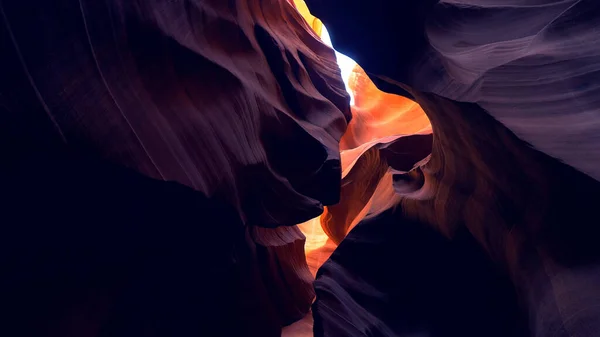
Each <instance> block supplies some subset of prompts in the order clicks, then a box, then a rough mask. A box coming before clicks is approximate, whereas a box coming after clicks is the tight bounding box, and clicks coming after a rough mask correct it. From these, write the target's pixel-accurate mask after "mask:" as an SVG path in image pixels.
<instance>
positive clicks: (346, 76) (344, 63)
mask: <svg viewBox="0 0 600 337" xmlns="http://www.w3.org/2000/svg"><path fill="white" fill-rule="evenodd" d="M321 40H322V41H323V42H324V43H325V44H326V45H328V46H329V47H331V48H333V45H332V43H331V37H330V36H329V32H328V31H327V28H325V26H324V25H323V30H322V31H321ZM333 50H334V51H335V57H336V58H337V64H338V66H339V67H340V70H341V71H342V80H343V81H344V85H345V86H346V91H347V92H348V94H350V105H354V93H353V92H352V90H350V85H349V84H348V82H349V81H350V75H352V70H353V69H354V66H356V62H354V60H353V59H351V58H349V57H348V56H346V55H344V54H342V53H339V52H338V51H336V50H335V48H334V49H333Z"/></svg>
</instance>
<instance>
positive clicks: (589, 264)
mask: <svg viewBox="0 0 600 337" xmlns="http://www.w3.org/2000/svg"><path fill="white" fill-rule="evenodd" d="M307 3H308V6H309V8H310V9H311V11H312V13H313V14H314V15H316V16H317V17H319V18H320V19H321V20H322V21H323V23H324V25H325V26H326V27H327V28H328V31H329V33H330V35H331V38H332V41H333V44H334V46H335V47H336V48H338V49H339V50H340V51H341V52H343V53H345V54H347V55H350V56H352V57H353V58H354V59H355V60H356V61H357V62H358V63H359V64H360V65H361V66H362V67H363V68H364V69H365V71H366V72H367V74H369V75H370V76H371V78H372V79H373V80H374V81H375V83H376V84H377V85H378V87H379V88H381V89H382V90H385V91H387V92H390V93H397V94H402V95H406V96H407V97H410V98H412V99H414V100H415V101H416V102H417V103H418V104H419V105H420V106H421V107H422V108H423V110H424V111H425V113H426V114H427V116H428V117H429V119H430V121H431V124H432V128H433V149H432V152H431V156H430V157H428V158H427V159H426V160H424V161H422V162H421V163H419V164H418V165H417V166H418V167H417V168H416V169H413V170H410V171H409V172H406V173H397V174H395V175H394V176H393V180H394V189H395V192H396V194H397V195H398V196H399V198H400V200H399V202H398V207H396V208H395V209H392V210H389V211H387V212H384V213H382V214H380V215H379V216H378V217H375V218H371V219H368V220H366V221H364V222H362V223H359V224H358V225H357V226H356V228H355V229H354V230H353V231H351V232H350V233H349V234H348V235H347V236H346V238H345V240H344V241H342V243H341V244H340V246H339V247H338V248H337V250H336V251H335V252H334V253H333V255H332V256H331V258H330V259H329V261H328V262H326V263H325V264H324V265H323V267H322V268H321V269H320V270H319V272H318V273H317V279H316V283H315V288H316V292H317V300H316V302H315V304H314V305H313V314H314V323H315V335H317V336H340V335H344V336H355V335H384V336H390V335H392V336H413V335H427V336H457V335H460V336H572V335H581V336H594V335H595V334H596V331H600V326H599V325H598V324H599V322H600V320H599V317H600V312H599V310H598V308H599V306H598V304H599V303H600V289H599V287H598V284H599V283H598V280H599V277H600V276H599V275H600V268H599V267H598V266H599V262H600V260H599V257H600V252H599V249H598V245H597V244H596V242H597V239H598V234H597V231H596V230H595V228H594V227H595V226H593V224H595V223H597V222H598V220H599V219H598V215H597V212H596V211H595V206H594V205H596V204H597V203H598V202H599V201H600V200H599V192H600V186H599V183H598V182H597V180H595V179H594V178H596V179H597V178H598V172H597V167H598V165H597V164H596V162H597V159H598V152H597V151H598V149H600V147H598V146H597V142H596V137H594V136H591V135H592V133H594V132H595V131H593V130H595V128H596V126H597V116H595V111H596V110H597V108H598V104H597V102H596V100H595V95H596V93H595V86H594V85H593V84H587V83H589V81H590V78H592V77H593V76H594V74H595V72H596V70H595V69H596V68H597V66H598V60H597V57H596V56H597V53H596V52H597V48H595V46H596V43H597V41H598V39H597V38H596V37H597V34H598V33H597V30H596V27H597V24H598V22H600V21H599V13H600V12H599V10H600V6H598V5H597V4H596V3H595V2H592V1H534V2H531V1H470V2H467V1H441V2H439V3H438V2H437V1H431V2H428V1H419V2H418V1H375V2H371V3H369V5H366V4H365V3H364V2H359V1H343V2H341V1H339V2H337V1H331V2H327V1H319V0H309V1H307ZM557 159H559V160H557ZM561 160H562V161H563V162H564V163H563V162H561ZM586 174H587V175H586ZM400 237H402V239H400ZM405 237H412V238H413V239H415V240H417V241H418V242H420V243H421V244H420V245H418V244H415V243H414V242H413V241H411V240H409V239H406V240H407V241H403V240H404V238H405ZM424 247H427V248H424ZM430 254H433V255H434V256H431V255H430ZM359 257H364V260H361V259H359ZM444 259H448V260H445V261H446V263H441V262H440V261H443V260H444ZM423 264H424V265H427V266H428V267H427V268H425V269H424V267H423ZM389 266H394V267H389ZM448 266H450V267H448ZM474 270H477V271H478V272H476V273H472V272H473V271H474ZM473 280H477V282H475V284H474V283H471V282H473ZM449 285H450V286H449ZM451 292H455V294H453V295H450V293H451ZM434 294H435V295H434ZM498 294H502V295H501V296H498ZM429 298H431V299H430V300H429ZM482 298H485V300H482ZM474 308H477V309H474ZM348 322H353V324H348Z"/></svg>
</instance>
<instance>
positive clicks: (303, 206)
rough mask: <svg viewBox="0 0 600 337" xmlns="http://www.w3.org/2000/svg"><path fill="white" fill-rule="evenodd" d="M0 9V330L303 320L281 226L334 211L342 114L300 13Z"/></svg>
mask: <svg viewBox="0 0 600 337" xmlns="http://www.w3.org/2000/svg"><path fill="white" fill-rule="evenodd" d="M0 10H1V11H0V13H1V15H0V34H1V35H0V36H1V39H0V44H1V45H0V46H1V48H0V50H2V52H1V53H0V69H1V73H2V78H1V79H0V85H1V87H0V111H1V118H2V123H1V126H0V127H1V131H2V132H1V137H2V148H3V149H6V151H5V152H4V153H5V154H6V158H5V159H6V162H7V163H10V164H11V165H12V166H11V167H10V168H7V169H6V170H7V171H6V172H4V171H3V173H5V174H4V176H5V177H6V178H7V180H9V183H10V184H9V186H8V187H6V188H4V187H3V188H2V191H3V192H2V193H5V195H6V196H7V199H9V200H10V201H11V202H10V204H8V207H7V208H8V210H9V211H10V212H9V213H8V214H9V215H13V216H14V217H10V216H8V215H7V218H6V219H8V220H7V221H6V222H5V221H4V220H3V224H4V225H6V227H7V228H10V229H11V232H9V233H6V235H2V237H3V239H7V241H9V243H10V244H6V245H2V248H3V249H5V251H4V250H3V254H2V258H3V260H2V262H5V261H7V262H8V264H7V266H8V267H7V269H3V271H5V274H4V275H9V276H10V277H8V278H7V277H3V282H5V283H2V284H3V285H6V287H4V286H3V287H2V290H1V291H2V296H0V297H1V298H3V300H2V301H0V302H2V306H3V307H4V308H6V309H7V311H11V312H12V314H11V316H5V317H3V318H2V321H3V322H4V320H7V321H9V322H10V323H11V324H10V325H4V324H0V325H1V326H2V327H3V328H4V327H7V326H11V327H14V328H15V329H16V330H19V329H17V328H18V327H21V328H20V331H18V333H14V332H12V331H11V332H7V333H2V335H6V336H18V335H19V334H20V335H24V336H33V335H39V336H50V335H74V336H98V335H106V336H182V335H219V336H278V335H279V334H280V329H281V327H282V326H283V325H286V324H290V323H291V322H293V321H295V320H298V319H300V318H302V317H303V316H305V315H306V313H307V312H308V310H309V307H310V305H311V303H312V301H313V299H314V291H313V288H312V276H311V274H310V272H309V269H308V266H307V264H306V260H305V256H304V240H305V239H304V236H303V234H302V233H300V232H299V231H298V229H297V228H296V227H293V226H294V225H296V224H298V223H302V222H304V221H307V220H309V219H311V218H314V217H316V216H318V215H320V214H321V212H322V210H323V205H329V204H334V203H336V202H337V201H338V200H339V191H340V185H341V161H340V153H339V141H340V139H341V137H342V135H343V133H344V132H345V130H346V127H347V123H348V122H349V121H350V119H351V114H350V110H349V105H348V103H349V97H348V94H347V93H346V91H345V89H344V83H343V81H342V80H341V78H340V70H339V68H338V66H337V64H336V63H335V59H334V52H333V50H332V49H331V48H330V47H328V46H326V45H325V44H323V43H322V42H321V40H320V39H319V37H318V36H317V35H316V34H315V33H314V32H313V31H312V30H311V27H310V26H309V25H308V24H307V23H306V22H305V21H304V19H303V18H302V16H301V14H300V13H299V12H298V11H297V10H296V9H295V8H294V7H292V6H291V5H290V4H289V3H288V2H287V1H283V0H277V1H276V0H273V1H246V0H239V1H222V0H203V1H120V0H110V1H100V2H98V1H87V0H82V1H70V0H61V1H52V2H48V1H33V2H19V1H2V2H1V3H0ZM4 169H5V168H4V166H3V170H4ZM151 178H152V179H151ZM166 181H168V182H166ZM33 191H35V192H33ZM28 193H35V196H32V197H28ZM46 199H48V200H46ZM71 207H72V208H73V209H70V208H71ZM20 213H23V215H19V214H20ZM171 213H173V216H172V217H169V214H171ZM41 227H43V228H41ZM259 227H260V228H259ZM275 227H279V228H275ZM50 229H51V230H50ZM90 233H92V234H90ZM24 247H25V248H24ZM28 249H30V250H28ZM23 250H25V251H28V252H29V253H27V254H25V253H22V252H23ZM4 253H5V254H4ZM213 255H214V256H213ZM2 265H3V266H4V263H3V264H2ZM24 266H27V267H24ZM4 295H7V296H4ZM9 295H10V296H9ZM5 299H6V300H5ZM10 308H12V309H10Z"/></svg>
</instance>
